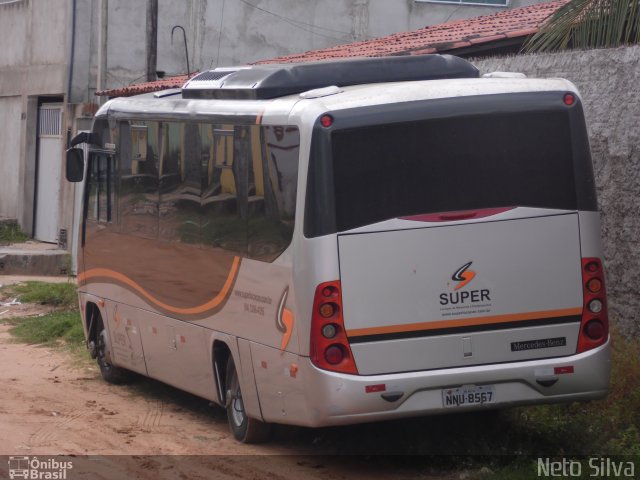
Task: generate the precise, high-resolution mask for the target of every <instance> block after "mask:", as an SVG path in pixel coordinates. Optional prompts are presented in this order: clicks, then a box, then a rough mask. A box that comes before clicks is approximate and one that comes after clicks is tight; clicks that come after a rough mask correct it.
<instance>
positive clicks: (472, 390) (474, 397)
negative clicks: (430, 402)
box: [442, 385, 496, 408]
mask: <svg viewBox="0 0 640 480" xmlns="http://www.w3.org/2000/svg"><path fill="white" fill-rule="evenodd" d="M495 399H496V395H495V391H494V388H493V385H464V386H462V387H458V388H445V389H444V390H442V405H443V406H444V408H452V407H453V408H455V407H468V406H472V405H485V404H487V403H494V402H495Z"/></svg>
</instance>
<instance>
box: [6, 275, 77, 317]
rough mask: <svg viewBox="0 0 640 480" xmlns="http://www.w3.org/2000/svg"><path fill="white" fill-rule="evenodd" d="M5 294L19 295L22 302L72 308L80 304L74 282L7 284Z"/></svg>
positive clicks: (66, 308)
mask: <svg viewBox="0 0 640 480" xmlns="http://www.w3.org/2000/svg"><path fill="white" fill-rule="evenodd" d="M2 292H3V294H4V295H5V296H11V297H19V298H20V301H21V302H22V303H37V304H39V305H51V306H53V307H56V308H60V309H65V310H71V309H74V308H76V307H77V305H78V295H77V294H76V286H75V284H73V283H46V282H23V283H17V284H15V285H7V286H6V287H4V288H3V289H2Z"/></svg>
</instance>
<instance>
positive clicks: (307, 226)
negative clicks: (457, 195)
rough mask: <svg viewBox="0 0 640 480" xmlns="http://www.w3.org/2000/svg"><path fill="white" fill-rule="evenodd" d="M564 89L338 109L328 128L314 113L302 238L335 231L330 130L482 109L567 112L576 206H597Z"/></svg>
mask: <svg viewBox="0 0 640 480" xmlns="http://www.w3.org/2000/svg"><path fill="white" fill-rule="evenodd" d="M566 93H567V92H566V91H548V92H525V93H508V94H494V95H474V96H465V97H454V98H441V99H431V100H422V101H417V102H403V103H395V104H384V105H375V106H369V107H359V108H352V109H344V110H337V111H332V112H330V113H331V115H332V116H333V118H334V121H333V124H332V126H331V127H329V128H325V127H323V126H322V125H321V124H320V117H318V119H317V120H316V122H315V124H314V127H313V133H312V139H311V154H310V158H309V169H308V176H307V189H306V197H305V212H304V213H305V216H304V235H305V237H307V238H314V237H318V236H323V235H328V234H335V233H338V231H339V229H338V228H337V224H336V202H335V188H334V179H333V175H334V172H333V158H332V150H333V147H332V134H333V133H334V132H338V131H341V130H349V129H355V128H361V127H367V126H380V125H386V124H397V123H406V122H412V121H422V120H436V119H439V118H456V117H464V116H475V115H483V114H517V113H523V112H524V113H527V112H531V113H533V112H549V113H552V112H556V111H557V112H562V113H565V114H568V117H569V130H570V132H571V133H570V135H571V139H570V142H571V151H572V154H573V159H572V160H573V176H574V184H575V190H576V191H575V194H576V209H577V210H582V211H597V201H596V193H595V181H594V176H593V166H592V161H591V153H590V148H589V140H588V135H587V129H586V124H585V119H584V113H583V108H582V104H581V102H580V101H579V98H578V97H577V96H576V102H575V103H574V104H573V105H571V106H567V105H565V104H564V102H563V97H564V95H565V94H566ZM514 206H516V205H514ZM380 221H382V220H380ZM366 224H367V223H365V224H363V225H366ZM351 228H357V227H355V226H354V227H351ZM343 231H347V230H343Z"/></svg>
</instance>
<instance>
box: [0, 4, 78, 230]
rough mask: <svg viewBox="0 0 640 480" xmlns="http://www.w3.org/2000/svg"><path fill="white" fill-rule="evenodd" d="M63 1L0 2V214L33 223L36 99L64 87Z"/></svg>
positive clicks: (26, 225)
mask: <svg viewBox="0 0 640 480" xmlns="http://www.w3.org/2000/svg"><path fill="white" fill-rule="evenodd" d="M68 5H69V1H68V0H46V1H43V0H22V1H18V2H13V3H6V4H2V3H0V32H2V38H3V41H2V48H0V125H2V129H1V130H0V216H7V217H10V218H16V219H18V221H19V223H20V226H21V227H22V228H23V230H25V231H26V232H28V233H30V232H31V228H32V222H33V201H34V178H35V144H36V134H37V114H38V109H37V102H38V97H45V96H56V97H61V96H63V95H64V93H65V91H66V84H67V72H68V67H67V65H68V63H67V53H68V41H67V39H68V34H69V30H68V29H67V28H66V25H67V14H68V9H67V7H68Z"/></svg>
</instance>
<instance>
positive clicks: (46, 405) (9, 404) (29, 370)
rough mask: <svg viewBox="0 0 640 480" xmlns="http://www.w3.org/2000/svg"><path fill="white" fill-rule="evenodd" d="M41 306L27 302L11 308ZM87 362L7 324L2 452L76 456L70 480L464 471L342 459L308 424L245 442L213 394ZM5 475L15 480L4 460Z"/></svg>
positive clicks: (1, 335)
mask: <svg viewBox="0 0 640 480" xmlns="http://www.w3.org/2000/svg"><path fill="white" fill-rule="evenodd" d="M38 308H40V307H34V306H28V305H23V306H21V307H20V309H15V312H14V311H12V312H11V315H12V316H13V315H14V314H15V315H18V314H20V315H24V314H32V313H35V312H36V311H37V309H38ZM18 310H19V311H18ZM89 365H90V364H87V363H82V362H79V361H78V360H74V357H72V356H71V355H69V354H67V353H66V352H61V351H57V350H52V349H50V348H45V347H40V346H34V345H24V344H20V343H16V342H15V341H13V339H12V337H11V336H10V334H9V333H8V327H7V326H6V325H0V455H23V456H31V457H33V456H36V455H39V456H40V458H44V457H43V456H48V455H59V454H62V455H72V456H73V457H71V460H73V461H74V462H75V466H74V470H73V471H72V472H70V474H69V476H68V477H67V478H69V479H70V480H73V479H76V478H87V479H93V478H104V479H111V478H113V479H128V478H140V479H147V478H148V479H158V478H181V479H185V480H186V479H198V478H202V479H205V478H207V479H208V478H221V479H227V478H229V479H231V478H240V479H256V480H257V479H265V478H266V479H271V480H287V479H307V478H309V479H316V478H317V479H320V478H322V479H323V480H333V479H365V478H366V479H374V480H376V479H383V478H384V479H388V478H397V479H408V478H425V479H436V478H458V475H457V474H450V475H441V474H439V473H438V472H435V471H433V470H430V469H429V468H426V467H425V466H424V465H422V466H420V467H419V468H409V469H406V468H402V467H401V466H402V464H403V463H404V460H402V459H399V460H397V461H392V462H391V463H389V462H386V463H384V464H380V463H379V462H376V461H375V457H358V458H353V457H340V456H335V454H339V453H343V452H340V451H339V450H336V442H334V441H331V439H329V440H328V441H327V440H326V439H324V440H323V438H322V434H318V432H317V431H314V430H309V429H294V428H282V429H279V430H278V431H277V432H276V437H275V440H274V441H272V442H271V443H269V444H267V445H257V446H255V445H241V444H239V443H237V442H236V441H235V440H234V439H233V438H232V436H231V434H230V433H229V431H228V427H227V423H226V416H225V412H224V411H223V410H222V409H221V408H218V407H213V406H211V405H210V404H209V403H208V402H207V401H206V400H203V399H200V398H197V397H194V396H192V395H189V394H186V393H183V392H180V391H178V390H175V389H173V388H171V387H168V386H166V385H163V384H161V383H159V382H155V381H152V380H149V379H141V380H140V381H138V382H137V383H135V384H134V385H132V386H114V385H109V384H107V383H105V382H103V381H102V379H101V378H100V375H99V373H98V369H97V367H93V366H89ZM345 431H346V432H348V431H349V430H344V429H343V430H341V431H339V432H338V433H337V434H336V435H337V436H335V435H334V437H335V438H338V437H342V436H343V435H342V433H341V432H345ZM358 435H359V434H358V433H356V434H355V436H354V439H355V441H356V442H357V441H359V440H358ZM364 435H367V433H366V432H365V433H364ZM384 443H386V441H385V440H383V441H382V444H383V445H384ZM338 445H339V442H338ZM85 455H90V456H96V455H97V456H99V457H84V456H85ZM115 455H121V456H120V457H118V456H115ZM122 455H127V456H124V457H123V456H122ZM147 455H153V456H152V457H149V456H147ZM185 455H195V456H194V457H184V456H185ZM326 455H329V456H326ZM0 478H8V472H7V462H6V461H2V462H0Z"/></svg>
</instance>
